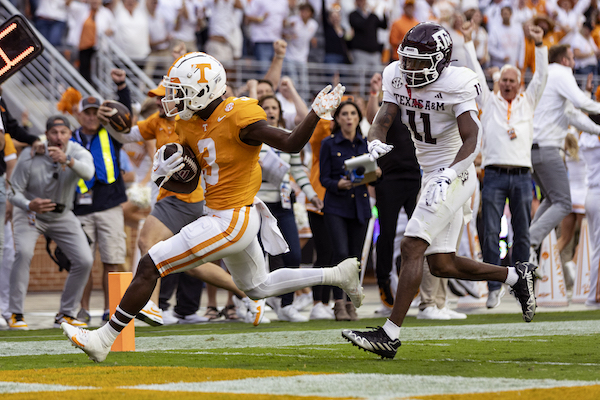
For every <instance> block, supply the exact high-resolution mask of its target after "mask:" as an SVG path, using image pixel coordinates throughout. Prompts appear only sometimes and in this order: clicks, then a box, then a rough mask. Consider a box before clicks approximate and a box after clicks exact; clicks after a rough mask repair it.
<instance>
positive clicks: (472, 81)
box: [452, 68, 481, 104]
mask: <svg viewBox="0 0 600 400" xmlns="http://www.w3.org/2000/svg"><path fill="white" fill-rule="evenodd" d="M453 82H454V85H453V86H454V87H453V93H452V100H453V101H452V102H453V103H455V104H458V103H465V102H468V101H469V100H474V99H475V98H476V97H477V96H478V95H479V94H480V93H481V83H480V82H479V79H478V78H477V74H476V73H475V72H473V71H472V70H470V69H469V68H460V71H458V73H457V76H456V78H455V79H453Z"/></svg>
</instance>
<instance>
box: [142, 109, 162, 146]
mask: <svg viewBox="0 0 600 400" xmlns="http://www.w3.org/2000/svg"><path fill="white" fill-rule="evenodd" d="M157 118H159V117H158V111H157V112H155V113H154V114H152V115H151V116H149V117H148V118H146V119H145V120H143V121H139V122H138V123H137V126H138V129H139V130H140V134H141V135H142V137H143V138H144V139H146V140H152V139H156V120H157Z"/></svg>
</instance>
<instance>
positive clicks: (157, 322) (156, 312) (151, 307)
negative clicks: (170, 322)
mask: <svg viewBox="0 0 600 400" xmlns="http://www.w3.org/2000/svg"><path fill="white" fill-rule="evenodd" d="M135 317H136V318H137V319H139V320H140V321H144V322H145V323H147V324H148V325H152V326H162V325H164V322H163V317H162V310H161V309H160V308H158V307H157V305H156V304H154V302H153V301H152V300H148V302H147V303H146V305H145V306H144V308H142V309H141V310H140V312H139V313H137V315H136V316H135Z"/></svg>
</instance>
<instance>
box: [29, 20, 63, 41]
mask: <svg viewBox="0 0 600 400" xmlns="http://www.w3.org/2000/svg"><path fill="white" fill-rule="evenodd" d="M35 27H36V28H37V30H38V31H40V33H41V34H42V36H44V37H45V38H46V39H47V40H48V41H49V42H50V44H52V46H54V47H59V46H62V44H63V36H64V33H65V30H66V29H67V23H66V22H62V21H53V20H49V19H41V18H38V19H36V21H35Z"/></svg>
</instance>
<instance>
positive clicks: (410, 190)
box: [375, 179, 421, 287]
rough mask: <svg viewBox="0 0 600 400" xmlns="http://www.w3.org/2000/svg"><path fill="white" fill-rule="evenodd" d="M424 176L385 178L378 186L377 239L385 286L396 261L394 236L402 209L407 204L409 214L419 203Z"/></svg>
mask: <svg viewBox="0 0 600 400" xmlns="http://www.w3.org/2000/svg"><path fill="white" fill-rule="evenodd" d="M420 188H421V181H420V180H400V179H399V180H386V179H384V180H382V181H381V182H380V183H378V184H377V185H376V186H375V194H376V196H377V211H378V212H379V238H378V239H377V245H376V247H377V263H376V268H375V269H376V272H377V283H378V285H379V287H383V286H382V285H385V284H386V282H388V280H389V277H390V272H391V271H392V265H393V264H392V263H393V262H394V259H393V258H394V239H395V237H396V225H397V223H398V213H399V212H400V209H401V208H402V207H404V211H405V212H406V214H407V215H408V218H410V217H411V216H412V213H413V211H414V210H415V207H416V205H417V199H418V195H419V190H420Z"/></svg>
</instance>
